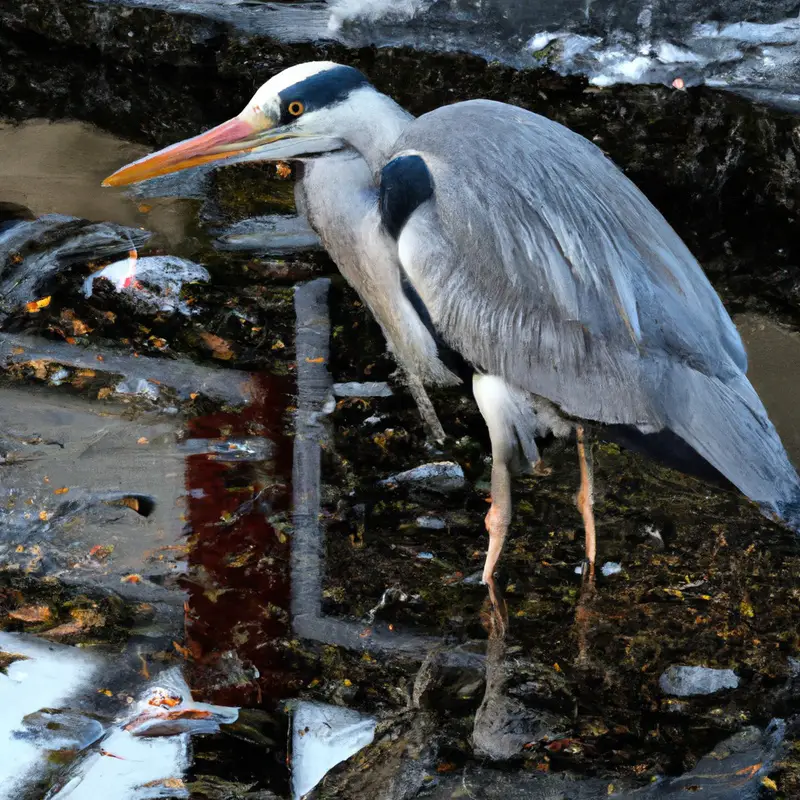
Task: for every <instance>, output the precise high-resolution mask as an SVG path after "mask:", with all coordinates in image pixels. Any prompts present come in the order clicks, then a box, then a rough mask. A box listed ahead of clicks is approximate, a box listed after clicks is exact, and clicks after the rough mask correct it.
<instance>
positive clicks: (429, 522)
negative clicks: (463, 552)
mask: <svg viewBox="0 0 800 800" xmlns="http://www.w3.org/2000/svg"><path fill="white" fill-rule="evenodd" d="M417 526H418V527H420V528H427V529H428V530H433V531H441V530H444V529H445V528H446V527H447V523H446V522H445V521H444V520H443V519H439V517H428V516H425V517H417Z"/></svg>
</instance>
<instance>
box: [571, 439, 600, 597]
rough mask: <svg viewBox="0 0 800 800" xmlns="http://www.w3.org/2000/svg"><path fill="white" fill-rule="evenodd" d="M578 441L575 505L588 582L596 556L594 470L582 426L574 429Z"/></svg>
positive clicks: (589, 448) (592, 576)
mask: <svg viewBox="0 0 800 800" xmlns="http://www.w3.org/2000/svg"><path fill="white" fill-rule="evenodd" d="M575 434H576V438H577V440H578V463H579V464H580V470H581V488H580V489H579V490H578V496H577V498H576V504H577V506H578V510H579V511H580V512H581V516H582V517H583V530H584V534H585V536H586V564H587V568H586V569H587V571H586V573H584V574H585V575H588V579H589V581H590V582H592V581H593V580H594V561H595V556H596V555H597V539H596V536H595V527H594V470H593V468H592V450H591V445H589V446H587V442H586V438H587V437H586V432H585V430H584V428H583V425H578V426H577V427H576V428H575Z"/></svg>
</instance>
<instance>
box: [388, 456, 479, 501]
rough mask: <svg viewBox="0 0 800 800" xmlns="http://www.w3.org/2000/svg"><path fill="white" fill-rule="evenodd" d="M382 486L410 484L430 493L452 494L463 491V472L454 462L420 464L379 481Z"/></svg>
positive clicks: (464, 481) (464, 483)
mask: <svg viewBox="0 0 800 800" xmlns="http://www.w3.org/2000/svg"><path fill="white" fill-rule="evenodd" d="M380 484H381V485H382V486H392V485H396V484H412V485H416V486H417V487H418V488H421V489H429V490H430V491H432V492H442V493H445V494H446V493H447V492H454V491H457V490H458V489H463V488H464V486H465V485H466V479H465V478H464V470H462V469H461V466H460V465H459V464H456V463H455V462H454V461H434V462H432V463H431V464H421V465H420V466H419V467H414V469H409V470H406V471H405V472H400V473H398V474H397V475H392V476H391V477H390V478H386V479H385V480H382V481H380Z"/></svg>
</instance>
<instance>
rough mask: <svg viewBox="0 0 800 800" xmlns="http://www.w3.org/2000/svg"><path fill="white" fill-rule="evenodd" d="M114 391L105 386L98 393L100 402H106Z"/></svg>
mask: <svg viewBox="0 0 800 800" xmlns="http://www.w3.org/2000/svg"><path fill="white" fill-rule="evenodd" d="M113 391H114V390H113V389H112V388H111V387H110V386H104V387H103V388H102V389H100V391H98V393H97V399H98V400H105V399H106V397H109V396H110V395H111V393H112V392H113Z"/></svg>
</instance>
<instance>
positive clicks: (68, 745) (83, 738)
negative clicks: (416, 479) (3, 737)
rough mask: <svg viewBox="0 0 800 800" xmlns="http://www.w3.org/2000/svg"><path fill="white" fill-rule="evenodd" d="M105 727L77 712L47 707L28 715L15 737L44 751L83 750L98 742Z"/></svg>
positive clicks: (15, 732)
mask: <svg viewBox="0 0 800 800" xmlns="http://www.w3.org/2000/svg"><path fill="white" fill-rule="evenodd" d="M104 730H105V728H104V727H103V726H102V725H101V724H100V723H99V722H98V721H97V720H96V719H92V718H91V717H87V716H86V715H85V714H81V713H79V712H77V711H70V710H69V709H64V710H57V709H50V708H45V709H42V710H41V711H35V712H33V713H32V714H27V715H26V716H25V717H23V719H22V725H21V727H20V729H19V730H16V731H14V734H13V735H14V738H16V739H24V740H26V741H30V742H31V743H33V744H35V745H36V746H37V747H41V748H42V749H43V750H83V749H84V748H85V747H88V746H89V745H90V744H93V743H94V742H96V741H97V740H98V739H99V738H100V737H101V736H102V735H103V732H104Z"/></svg>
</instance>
